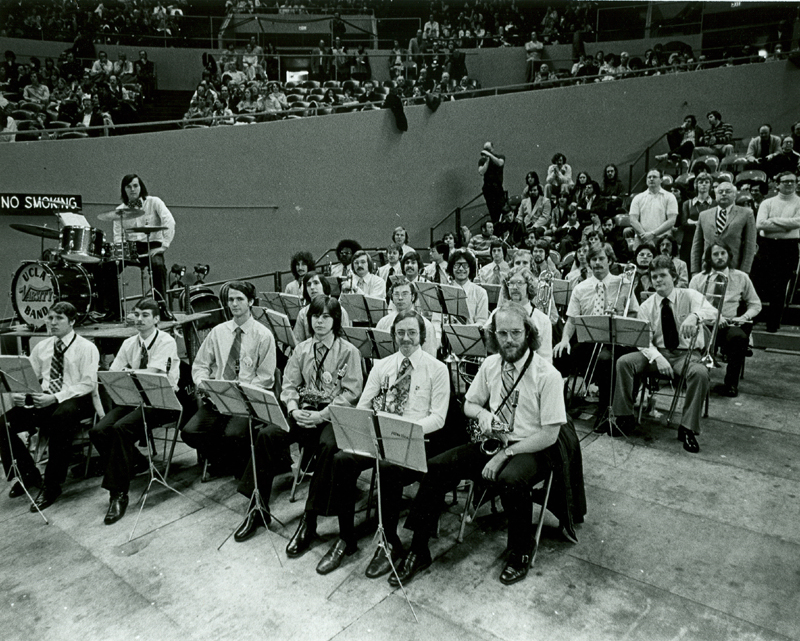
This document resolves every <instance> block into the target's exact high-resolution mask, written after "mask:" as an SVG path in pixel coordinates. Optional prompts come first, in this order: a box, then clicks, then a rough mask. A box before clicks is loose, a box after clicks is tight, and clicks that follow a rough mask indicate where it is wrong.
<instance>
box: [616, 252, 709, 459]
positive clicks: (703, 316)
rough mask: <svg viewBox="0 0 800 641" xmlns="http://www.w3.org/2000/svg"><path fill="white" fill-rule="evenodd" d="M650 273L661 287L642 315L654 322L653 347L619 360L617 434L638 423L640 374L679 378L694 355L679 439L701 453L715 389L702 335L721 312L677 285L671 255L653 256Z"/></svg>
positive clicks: (625, 432)
mask: <svg viewBox="0 0 800 641" xmlns="http://www.w3.org/2000/svg"><path fill="white" fill-rule="evenodd" d="M650 277H651V278H652V279H653V284H654V286H655V290H656V291H655V293H654V294H653V295H652V296H650V298H648V299H647V300H646V301H644V302H643V303H642V304H641V306H640V307H639V318H641V319H642V320H646V321H647V322H648V323H650V345H649V346H648V347H642V348H639V350H638V351H636V352H632V353H631V354H626V355H625V356H622V357H621V358H620V359H619V360H618V361H617V388H616V390H615V391H614V405H613V408H614V414H615V415H616V416H617V425H618V426H619V430H614V431H613V433H612V434H611V435H612V436H620V435H622V434H627V433H628V432H630V431H631V430H632V429H633V427H634V425H635V419H634V417H633V402H634V398H633V391H634V387H635V382H636V378H637V377H638V376H640V375H642V374H655V373H659V374H661V375H662V376H667V377H672V378H676V379H677V378H678V377H679V376H680V374H681V372H682V371H683V367H684V363H685V361H686V359H687V358H689V359H691V360H690V363H689V366H688V368H687V370H686V399H685V400H684V404H683V416H682V418H681V425H680V427H679V429H678V438H679V439H680V440H681V441H683V449H685V450H686V451H687V452H691V453H693V454H694V453H697V452H699V451H700V446H699V445H698V443H697V438H696V435H697V434H700V416H701V414H702V412H703V400H704V399H705V397H706V393H707V392H708V388H709V380H708V368H707V367H706V366H705V365H703V364H701V363H699V362H697V361H699V359H700V351H701V350H702V348H703V346H704V344H705V341H704V336H703V332H702V331H700V332H699V333H698V330H702V327H701V324H702V323H710V322H712V321H713V320H714V319H715V318H716V316H717V311H716V310H715V309H714V307H713V306H712V305H711V304H710V303H709V302H708V301H707V300H706V299H705V297H704V296H703V295H702V294H700V292H697V291H695V290H693V289H679V288H676V287H675V285H674V283H675V281H676V280H677V279H678V273H677V270H676V269H675V263H673V262H672V259H671V258H670V257H669V256H656V257H655V258H654V259H653V262H652V263H650ZM695 334H697V340H696V342H695V345H694V348H695V349H694V351H693V352H692V353H691V354H689V352H688V349H689V345H690V342H691V339H692V337H693V336H694V335H695Z"/></svg>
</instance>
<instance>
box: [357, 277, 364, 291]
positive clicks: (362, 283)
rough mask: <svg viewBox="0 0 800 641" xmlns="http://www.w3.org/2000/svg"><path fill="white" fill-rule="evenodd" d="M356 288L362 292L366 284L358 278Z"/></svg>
mask: <svg viewBox="0 0 800 641" xmlns="http://www.w3.org/2000/svg"><path fill="white" fill-rule="evenodd" d="M356 286H357V287H358V288H359V289H360V290H361V291H362V292H363V291H364V290H365V289H366V283H365V282H364V279H363V278H359V279H358V283H356Z"/></svg>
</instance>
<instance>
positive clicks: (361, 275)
mask: <svg viewBox="0 0 800 641" xmlns="http://www.w3.org/2000/svg"><path fill="white" fill-rule="evenodd" d="M342 293H343V294H348V293H349V294H364V296H372V297H373V298H386V282H385V281H384V280H383V278H381V277H380V276H378V275H377V274H373V273H372V258H370V255H369V254H368V253H367V252H365V251H364V250H363V249H362V250H361V251H357V252H356V253H355V254H353V260H352V262H351V263H350V278H349V279H348V280H346V281H344V282H343V283H342Z"/></svg>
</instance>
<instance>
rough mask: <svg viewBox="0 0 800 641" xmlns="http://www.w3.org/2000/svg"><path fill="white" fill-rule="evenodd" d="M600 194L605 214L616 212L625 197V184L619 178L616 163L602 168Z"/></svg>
mask: <svg viewBox="0 0 800 641" xmlns="http://www.w3.org/2000/svg"><path fill="white" fill-rule="evenodd" d="M600 195H601V196H602V197H603V198H604V199H605V206H606V215H607V216H613V215H614V214H616V213H617V210H618V209H619V208H620V207H621V206H622V199H623V198H624V197H625V185H623V184H622V181H621V180H620V179H619V171H618V170H617V166H616V165H606V167H605V169H604V170H603V186H602V188H601V189H600Z"/></svg>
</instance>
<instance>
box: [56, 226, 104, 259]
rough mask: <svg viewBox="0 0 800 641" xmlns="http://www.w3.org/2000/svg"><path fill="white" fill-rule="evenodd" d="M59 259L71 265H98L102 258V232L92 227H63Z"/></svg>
mask: <svg viewBox="0 0 800 641" xmlns="http://www.w3.org/2000/svg"><path fill="white" fill-rule="evenodd" d="M61 257H62V258H63V259H64V260H69V261H71V262H73V263H99V262H100V260H101V259H102V257H103V230H101V229H95V228H94V227H64V229H62V230H61Z"/></svg>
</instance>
